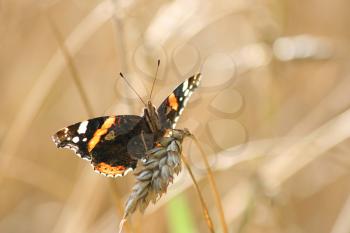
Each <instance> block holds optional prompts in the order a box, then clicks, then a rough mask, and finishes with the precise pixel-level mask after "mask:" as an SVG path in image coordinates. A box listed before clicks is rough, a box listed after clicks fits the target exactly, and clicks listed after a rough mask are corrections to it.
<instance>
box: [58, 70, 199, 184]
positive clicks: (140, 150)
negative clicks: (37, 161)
mask: <svg viewBox="0 0 350 233" xmlns="http://www.w3.org/2000/svg"><path fill="white" fill-rule="evenodd" d="M199 82H200V74H197V75H195V76H192V77H190V78H188V79H187V80H186V81H184V82H183V83H182V84H180V85H179V86H178V87H177V88H176V89H175V90H174V91H173V92H172V93H171V94H170V95H169V96H168V97H167V98H166V99H165V100H164V101H163V102H162V104H161V105H160V106H159V107H158V109H156V108H155V107H154V106H153V104H152V103H151V101H149V102H148V103H147V105H146V106H145V108H144V114H143V116H137V115H117V116H103V117H97V118H93V119H89V120H87V121H83V122H79V123H76V124H74V125H71V126H68V127H65V128H63V129H61V130H60V131H58V132H57V133H56V134H54V135H53V136H52V138H53V141H54V142H55V144H56V146H57V147H59V148H68V149H71V150H73V151H74V152H75V153H76V154H77V155H78V156H80V157H81V158H83V159H86V160H88V161H91V164H92V165H93V167H94V170H95V171H97V172H99V173H101V174H104V175H106V176H110V177H117V176H123V175H125V174H126V173H127V172H128V171H130V170H133V169H134V168H135V167H136V165H137V161H138V160H139V159H142V158H143V157H144V156H145V154H146V151H148V150H150V149H152V148H154V146H155V145H156V144H157V142H158V141H159V140H160V139H161V138H162V137H164V136H166V134H168V133H169V132H171V130H173V129H174V128H175V126H176V122H177V121H178V119H179V116H180V115H181V113H182V111H183V109H184V107H185V106H186V104H187V102H188V100H189V98H190V96H191V94H192V92H193V91H194V90H195V89H196V88H197V87H198V85H199Z"/></svg>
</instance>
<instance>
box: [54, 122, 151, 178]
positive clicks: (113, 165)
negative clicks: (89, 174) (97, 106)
mask: <svg viewBox="0 0 350 233" xmlns="http://www.w3.org/2000/svg"><path fill="white" fill-rule="evenodd" d="M53 140H54V141H55V143H56V145H57V147H59V148H60V147H62V148H69V149H72V150H73V151H74V152H75V153H76V154H77V155H79V156H80V157H82V158H84V159H87V160H90V161H91V163H92V165H93V166H94V168H95V170H96V171H98V172H100V173H102V174H104V175H108V176H121V175H123V174H124V172H125V171H127V170H128V169H133V168H135V167H136V163H137V159H139V157H140V155H141V154H144V153H145V151H146V149H147V147H152V145H153V138H152V134H150V130H149V128H148V127H147V124H146V122H145V120H144V118H142V117H140V116H135V115H121V116H105V117H98V118H94V119H90V120H88V121H83V122H80V123H77V124H74V125H71V126H68V127H66V128H64V129H62V130H60V131H58V132H57V133H56V134H55V135H54V136H53Z"/></svg>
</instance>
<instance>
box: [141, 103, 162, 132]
mask: <svg viewBox="0 0 350 233" xmlns="http://www.w3.org/2000/svg"><path fill="white" fill-rule="evenodd" d="M144 118H145V120H146V123H147V125H148V127H149V128H150V130H151V132H152V133H160V132H161V126H160V122H159V117H158V113H157V111H156V108H155V107H154V105H153V104H152V102H151V101H148V103H147V106H146V108H145V109H144Z"/></svg>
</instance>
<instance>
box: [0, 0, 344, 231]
mask: <svg viewBox="0 0 350 233" xmlns="http://www.w3.org/2000/svg"><path fill="white" fill-rule="evenodd" d="M349 8H350V2H349V1H345V0H333V1H330V0H328V1H327V0H326V1H321V0H310V1H300V0H284V1H280V0H265V1H262V0H251V1H247V0H230V1H229V0H219V1H210V0H190V1H186V0H173V1H162V0H151V1H146V0H71V1H67V0H36V1H34V0H27V1H23V0H22V1H20V0H11V1H10V0H0V103H1V105H0V107H1V111H2V114H1V118H0V119H1V120H0V182H1V189H0V232H1V233H22V232H26V233H34V232H35V233H42V232H43V233H44V232H45V233H47V232H52V233H95V232H96V233H97V232H98V233H102V232H103V233H104V232H106V233H107V232H108V233H109V232H118V225H119V221H120V220H121V217H122V214H123V205H124V202H125V200H126V198H127V195H128V193H130V190H131V187H132V185H133V183H134V181H135V179H134V177H133V176H132V175H128V176H127V177H124V178H123V179H115V180H113V179H110V178H106V177H103V176H101V175H98V174H96V173H94V172H93V170H92V169H91V167H90V165H89V164H88V163H87V162H86V161H83V160H80V159H79V158H78V157H76V156H74V155H73V152H71V151H68V150H58V149H56V147H55V145H54V143H53V142H52V141H51V135H52V134H53V133H55V132H56V131H57V130H58V129H60V128H63V127H65V126H67V125H70V124H73V123H75V122H79V121H83V120H85V119H87V118H91V117H96V116H101V115H108V114H117V115H120V114H140V113H141V112H142V111H141V110H142V104H141V103H140V101H138V99H137V97H136V96H135V94H134V93H133V92H132V91H131V90H130V89H129V88H128V87H127V85H126V84H125V82H124V81H123V80H122V79H120V78H119V77H118V76H119V75H118V74H119V72H123V73H124V74H125V75H126V76H127V77H128V79H129V80H130V82H131V83H132V85H133V86H134V87H135V89H136V90H137V91H138V93H140V95H142V96H143V97H144V98H146V97H147V96H148V94H149V91H150V87H151V84H152V81H153V76H154V73H155V70H156V63H157V62H156V61H157V59H160V60H161V66H160V70H159V74H158V79H157V84H156V89H155V93H154V98H153V102H154V104H155V105H158V104H159V103H161V101H162V100H163V99H164V98H165V97H166V96H167V95H168V94H169V93H170V92H171V90H172V89H173V88H174V87H175V86H176V85H177V84H178V83H180V82H181V81H183V80H185V79H186V78H187V77H189V76H191V75H193V74H194V73H196V72H198V71H201V72H202V74H203V80H202V84H201V88H199V89H198V90H197V91H196V92H195V94H194V95H193V97H192V99H191V101H190V103H189V105H188V107H187V109H186V110H185V112H184V114H183V116H182V117H181V120H180V122H179V124H178V127H179V128H184V127H187V128H189V129H190V130H191V131H192V132H193V133H194V135H195V136H196V137H197V138H198V140H199V141H200V143H201V145H202V147H203V148H204V150H205V152H206V156H207V157H208V160H209V163H210V165H211V169H212V170H213V172H214V178H215V180H216V182H217V186H218V191H219V193H220V198H221V202H222V204H223V207H224V214H225V222H226V224H227V226H228V232H230V233H241V232H244V233H259V232H264V233H280V232H286V233H328V232H330V233H348V232H350V221H349V219H350V195H349V194H350V184H349V178H350V158H349V151H350V145H349V140H348V138H349V136H350V127H349V125H350V124H349V122H350V110H349V106H350V94H349V90H350V77H349V76H350V70H349V67H348V63H349V56H350V50H349V39H350V30H349V26H350V15H349V14H348V9H349ZM184 153H185V155H186V156H187V157H188V160H189V162H190V164H191V167H192V169H193V172H194V173H195V176H196V178H197V179H198V182H199V186H200V188H201V191H202V193H203V195H204V197H205V201H206V204H207V205H208V208H209V213H210V216H211V217H212V219H213V222H214V226H215V232H225V231H224V229H223V228H222V226H221V222H220V218H219V214H218V211H217V209H216V205H215V201H214V197H213V195H212V193H211V189H210V185H209V182H208V179H207V176H206V175H207V172H206V169H205V166H204V163H203V161H202V159H201V156H200V151H199V148H198V147H196V145H195V144H194V143H193V142H192V141H191V140H190V139H188V140H186V141H185V142H184ZM124 232H126V233H129V232H130V233H141V232H154V233H158V232H161V233H164V232H169V233H192V232H193V233H199V232H201V233H202V232H209V230H208V227H207V225H206V222H205V219H204V218H203V214H202V210H201V205H200V202H199V200H198V197H197V195H196V191H195V189H194V186H193V183H192V181H191V179H190V178H189V176H188V173H187V171H186V170H185V169H184V170H183V172H182V173H181V174H180V175H179V177H178V178H177V179H176V180H175V182H174V184H173V185H172V186H171V187H170V188H169V190H168V193H167V194H166V195H165V196H163V197H162V198H161V200H160V201H159V202H158V203H156V204H155V205H152V206H150V207H149V208H148V210H147V211H146V213H145V214H144V215H141V214H139V213H137V214H135V215H134V216H133V217H132V218H131V219H129V220H128V223H127V224H126V226H125V229H124Z"/></svg>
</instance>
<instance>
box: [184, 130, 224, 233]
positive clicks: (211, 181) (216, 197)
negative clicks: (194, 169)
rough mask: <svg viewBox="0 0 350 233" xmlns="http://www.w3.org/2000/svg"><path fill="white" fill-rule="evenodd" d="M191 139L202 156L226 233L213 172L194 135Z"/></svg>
mask: <svg viewBox="0 0 350 233" xmlns="http://www.w3.org/2000/svg"><path fill="white" fill-rule="evenodd" d="M191 138H192V139H193V141H194V142H195V143H196V145H197V147H198V149H199V150H200V154H201V155H202V159H203V161H204V164H205V168H206V170H207V175H208V180H209V184H210V188H211V190H212V192H213V194H214V197H215V204H216V207H217V209H218V212H219V217H220V223H221V227H222V230H223V232H224V233H228V228H227V224H226V221H225V213H224V208H223V207H222V201H221V197H220V194H219V191H218V188H217V185H216V181H215V178H214V175H213V172H212V170H211V168H210V165H209V162H208V159H207V156H206V154H205V152H204V150H203V147H202V146H201V144H200V143H199V141H198V139H197V138H196V137H195V136H194V135H191Z"/></svg>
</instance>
